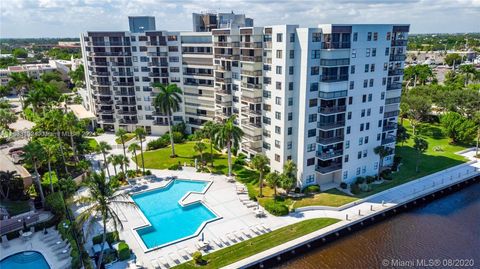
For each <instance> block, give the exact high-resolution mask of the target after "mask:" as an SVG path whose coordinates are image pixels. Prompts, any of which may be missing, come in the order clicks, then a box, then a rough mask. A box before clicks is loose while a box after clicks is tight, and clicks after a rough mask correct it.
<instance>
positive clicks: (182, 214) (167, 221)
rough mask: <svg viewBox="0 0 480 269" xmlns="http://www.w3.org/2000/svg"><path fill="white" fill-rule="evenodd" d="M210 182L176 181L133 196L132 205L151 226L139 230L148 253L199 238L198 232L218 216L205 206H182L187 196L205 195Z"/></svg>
mask: <svg viewBox="0 0 480 269" xmlns="http://www.w3.org/2000/svg"><path fill="white" fill-rule="evenodd" d="M208 184H209V182H207V181H192V180H179V179H177V180H173V182H171V183H170V184H168V185H167V186H166V187H164V188H158V189H155V190H152V191H147V192H144V193H140V194H136V195H132V199H133V201H134V202H135V203H136V204H137V206H138V207H139V208H140V210H141V211H142V213H143V215H144V216H145V218H147V220H148V221H149V222H150V224H151V226H147V227H143V228H139V229H136V232H137V233H138V235H139V237H140V238H141V240H142V241H143V243H144V245H145V246H146V248H147V249H152V248H156V247H159V246H162V245H165V244H168V243H172V242H174V241H177V240H180V239H183V238H187V237H190V236H194V235H196V233H197V232H199V231H198V230H199V228H200V227H202V226H203V225H204V224H205V223H206V222H209V221H212V220H214V219H217V218H218V216H217V215H216V214H215V213H213V212H212V211H211V210H210V209H208V208H207V207H206V206H205V205H204V204H203V203H200V202H198V203H193V204H190V205H187V206H181V205H180V204H179V203H178V201H179V200H180V199H181V198H182V197H183V196H185V194H187V193H188V192H191V191H193V192H203V191H204V190H205V188H207V186H208Z"/></svg>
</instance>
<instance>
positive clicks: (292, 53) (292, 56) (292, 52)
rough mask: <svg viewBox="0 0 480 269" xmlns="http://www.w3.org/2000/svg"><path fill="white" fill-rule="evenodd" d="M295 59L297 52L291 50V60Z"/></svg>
mask: <svg viewBox="0 0 480 269" xmlns="http://www.w3.org/2000/svg"><path fill="white" fill-rule="evenodd" d="M293 58H295V51H294V50H290V59H293Z"/></svg>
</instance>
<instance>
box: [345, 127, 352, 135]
mask: <svg viewBox="0 0 480 269" xmlns="http://www.w3.org/2000/svg"><path fill="white" fill-rule="evenodd" d="M350 129H351V127H350V126H347V131H346V133H347V134H350Z"/></svg>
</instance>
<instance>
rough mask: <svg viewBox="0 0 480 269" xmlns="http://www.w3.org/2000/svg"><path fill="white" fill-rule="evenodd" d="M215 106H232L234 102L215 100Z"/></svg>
mask: <svg viewBox="0 0 480 269" xmlns="http://www.w3.org/2000/svg"><path fill="white" fill-rule="evenodd" d="M215 104H216V105H220V106H227V107H228V106H232V101H225V100H221V99H220V100H219V99H215Z"/></svg>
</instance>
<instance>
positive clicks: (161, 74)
mask: <svg viewBox="0 0 480 269" xmlns="http://www.w3.org/2000/svg"><path fill="white" fill-rule="evenodd" d="M148 75H149V76H151V77H168V73H158V72H150V73H148Z"/></svg>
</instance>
